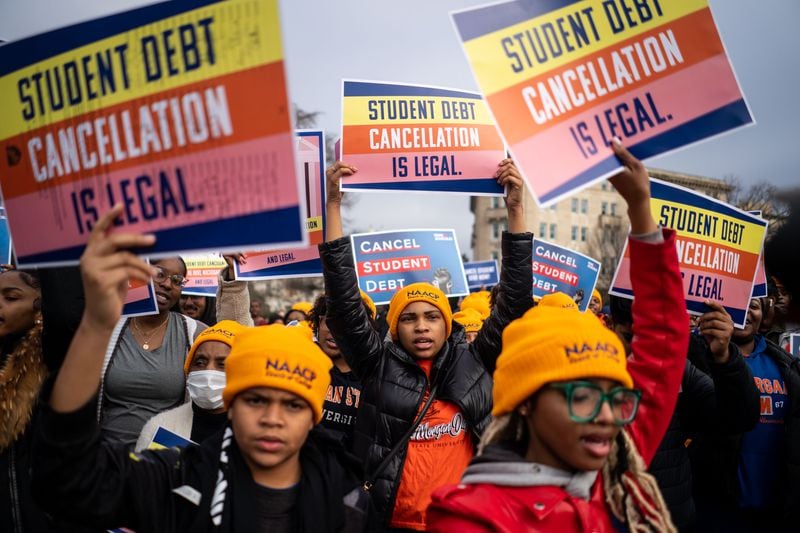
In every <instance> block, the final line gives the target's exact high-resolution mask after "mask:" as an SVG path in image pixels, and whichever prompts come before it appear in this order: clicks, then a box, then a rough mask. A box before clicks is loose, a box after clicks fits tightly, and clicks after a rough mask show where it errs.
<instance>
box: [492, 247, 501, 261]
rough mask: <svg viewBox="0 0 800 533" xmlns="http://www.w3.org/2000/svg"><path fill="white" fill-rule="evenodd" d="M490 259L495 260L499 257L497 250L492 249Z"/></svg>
mask: <svg viewBox="0 0 800 533" xmlns="http://www.w3.org/2000/svg"><path fill="white" fill-rule="evenodd" d="M492 259H494V260H495V261H496V260H498V259H500V254H498V253H497V250H494V251H493V252H492Z"/></svg>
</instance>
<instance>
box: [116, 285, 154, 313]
mask: <svg viewBox="0 0 800 533" xmlns="http://www.w3.org/2000/svg"><path fill="white" fill-rule="evenodd" d="M156 313H158V302H156V291H155V287H154V286H153V280H150V281H149V282H144V281H139V280H137V279H130V280H128V294H127V295H126V297H125V304H124V305H123V307H122V316H128V317H134V316H143V315H154V314H156Z"/></svg>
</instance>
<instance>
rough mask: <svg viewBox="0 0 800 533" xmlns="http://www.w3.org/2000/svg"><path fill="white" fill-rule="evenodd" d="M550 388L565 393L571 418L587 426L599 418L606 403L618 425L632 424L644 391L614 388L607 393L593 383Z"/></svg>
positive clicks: (562, 384)
mask: <svg viewBox="0 0 800 533" xmlns="http://www.w3.org/2000/svg"><path fill="white" fill-rule="evenodd" d="M550 386H551V387H553V388H554V389H559V390H562V391H564V396H566V398H567V406H568V407H569V417H570V418H571V419H572V420H573V421H575V422H578V423H579V424H585V423H587V422H591V421H592V420H594V419H595V418H597V415H598V414H599V413H600V409H602V407H603V403H604V402H606V401H607V402H608V405H609V406H610V407H611V412H612V413H613V415H614V423H615V424H616V425H618V426H624V425H625V424H630V423H631V422H633V419H634V418H636V411H637V410H638V409H639V400H641V398H642V391H638V390H635V389H627V388H625V387H614V388H613V389H611V390H610V391H608V392H605V391H604V390H603V389H602V387H600V386H599V385H597V384H595V383H592V382H591V381H570V382H568V383H551V384H550Z"/></svg>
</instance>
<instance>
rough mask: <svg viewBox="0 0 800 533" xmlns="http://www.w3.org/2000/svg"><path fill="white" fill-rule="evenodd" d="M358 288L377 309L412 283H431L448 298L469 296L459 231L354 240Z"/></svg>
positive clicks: (378, 235)
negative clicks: (458, 235)
mask: <svg viewBox="0 0 800 533" xmlns="http://www.w3.org/2000/svg"><path fill="white" fill-rule="evenodd" d="M351 239H352V242H353V257H354V259H355V263H356V275H357V276H358V285H359V287H360V288H361V290H362V291H364V292H365V293H367V294H368V295H369V296H370V298H372V301H373V302H375V304H376V305H381V304H388V303H389V300H391V299H392V296H394V293H396V292H397V291H398V290H399V289H402V288H403V287H405V286H407V285H410V284H412V283H418V282H425V283H430V284H432V285H434V286H436V287H438V288H439V289H441V290H442V292H444V293H445V294H446V295H448V296H464V295H467V294H469V289H468V287H467V278H466V276H465V275H464V265H463V263H462V262H461V252H460V251H459V249H458V241H457V239H456V233H455V231H453V230H451V229H415V230H398V231H381V232H377V233H359V234H354V235H352V237H351Z"/></svg>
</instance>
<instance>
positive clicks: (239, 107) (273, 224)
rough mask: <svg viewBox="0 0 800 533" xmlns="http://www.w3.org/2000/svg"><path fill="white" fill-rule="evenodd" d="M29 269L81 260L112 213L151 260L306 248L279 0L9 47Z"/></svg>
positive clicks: (213, 6)
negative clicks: (148, 241)
mask: <svg viewBox="0 0 800 533" xmlns="http://www.w3.org/2000/svg"><path fill="white" fill-rule="evenodd" d="M0 95H2V97H0V102H2V105H0V140H2V142H3V145H4V147H6V151H7V157H6V158H3V160H2V161H1V162H0V184H2V189H3V196H4V199H5V204H6V208H7V210H8V217H9V222H10V226H11V233H12V235H13V236H14V240H15V244H16V250H17V254H18V256H19V261H20V263H21V264H24V265H32V264H37V265H42V264H68V263H74V262H76V261H77V259H78V257H79V256H80V254H81V252H82V250H83V245H84V244H85V242H86V239H87V236H88V233H89V231H90V230H91V227H92V224H93V223H94V222H95V221H96V220H97V218H98V216H99V215H100V214H102V213H103V212H104V211H107V210H108V209H109V208H110V207H111V206H112V205H113V204H114V203H123V204H124V205H125V210H124V213H123V215H122V217H121V220H120V222H119V225H121V226H125V228H126V230H130V231H142V232H154V233H155V234H156V235H157V238H158V241H157V243H156V245H155V246H154V247H153V248H152V249H150V250H147V253H148V254H149V255H151V256H165V255H174V254H175V253H176V252H180V251H189V250H208V249H211V250H214V251H219V250H241V249H244V248H250V247H252V246H254V245H258V246H259V247H262V248H271V247H278V246H283V245H286V244H297V243H304V242H305V240H306V235H305V230H304V224H302V223H301V222H302V221H301V210H300V206H299V205H298V204H299V189H298V183H297V180H296V179H295V175H294V172H293V170H294V157H293V147H292V138H293V131H292V125H291V117H290V106H289V105H288V97H287V91H286V84H285V73H284V65H283V50H282V44H281V32H280V24H279V15H278V5H277V0H230V1H226V2H220V1H211V0H187V1H181V2H166V3H162V4H156V5H153V6H148V7H144V8H141V9H137V10H134V11H131V12H127V13H121V14H119V15H114V16H111V17H106V18H103V19H98V20H94V21H90V22H86V23H83V24H78V25H76V26H71V27H68V28H64V29H61V30H56V31H54V32H50V33H46V34H42V35H39V36H35V37H31V38H29V39H25V40H22V41H18V42H15V43H10V44H8V45H6V46H4V47H2V48H0Z"/></svg>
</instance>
